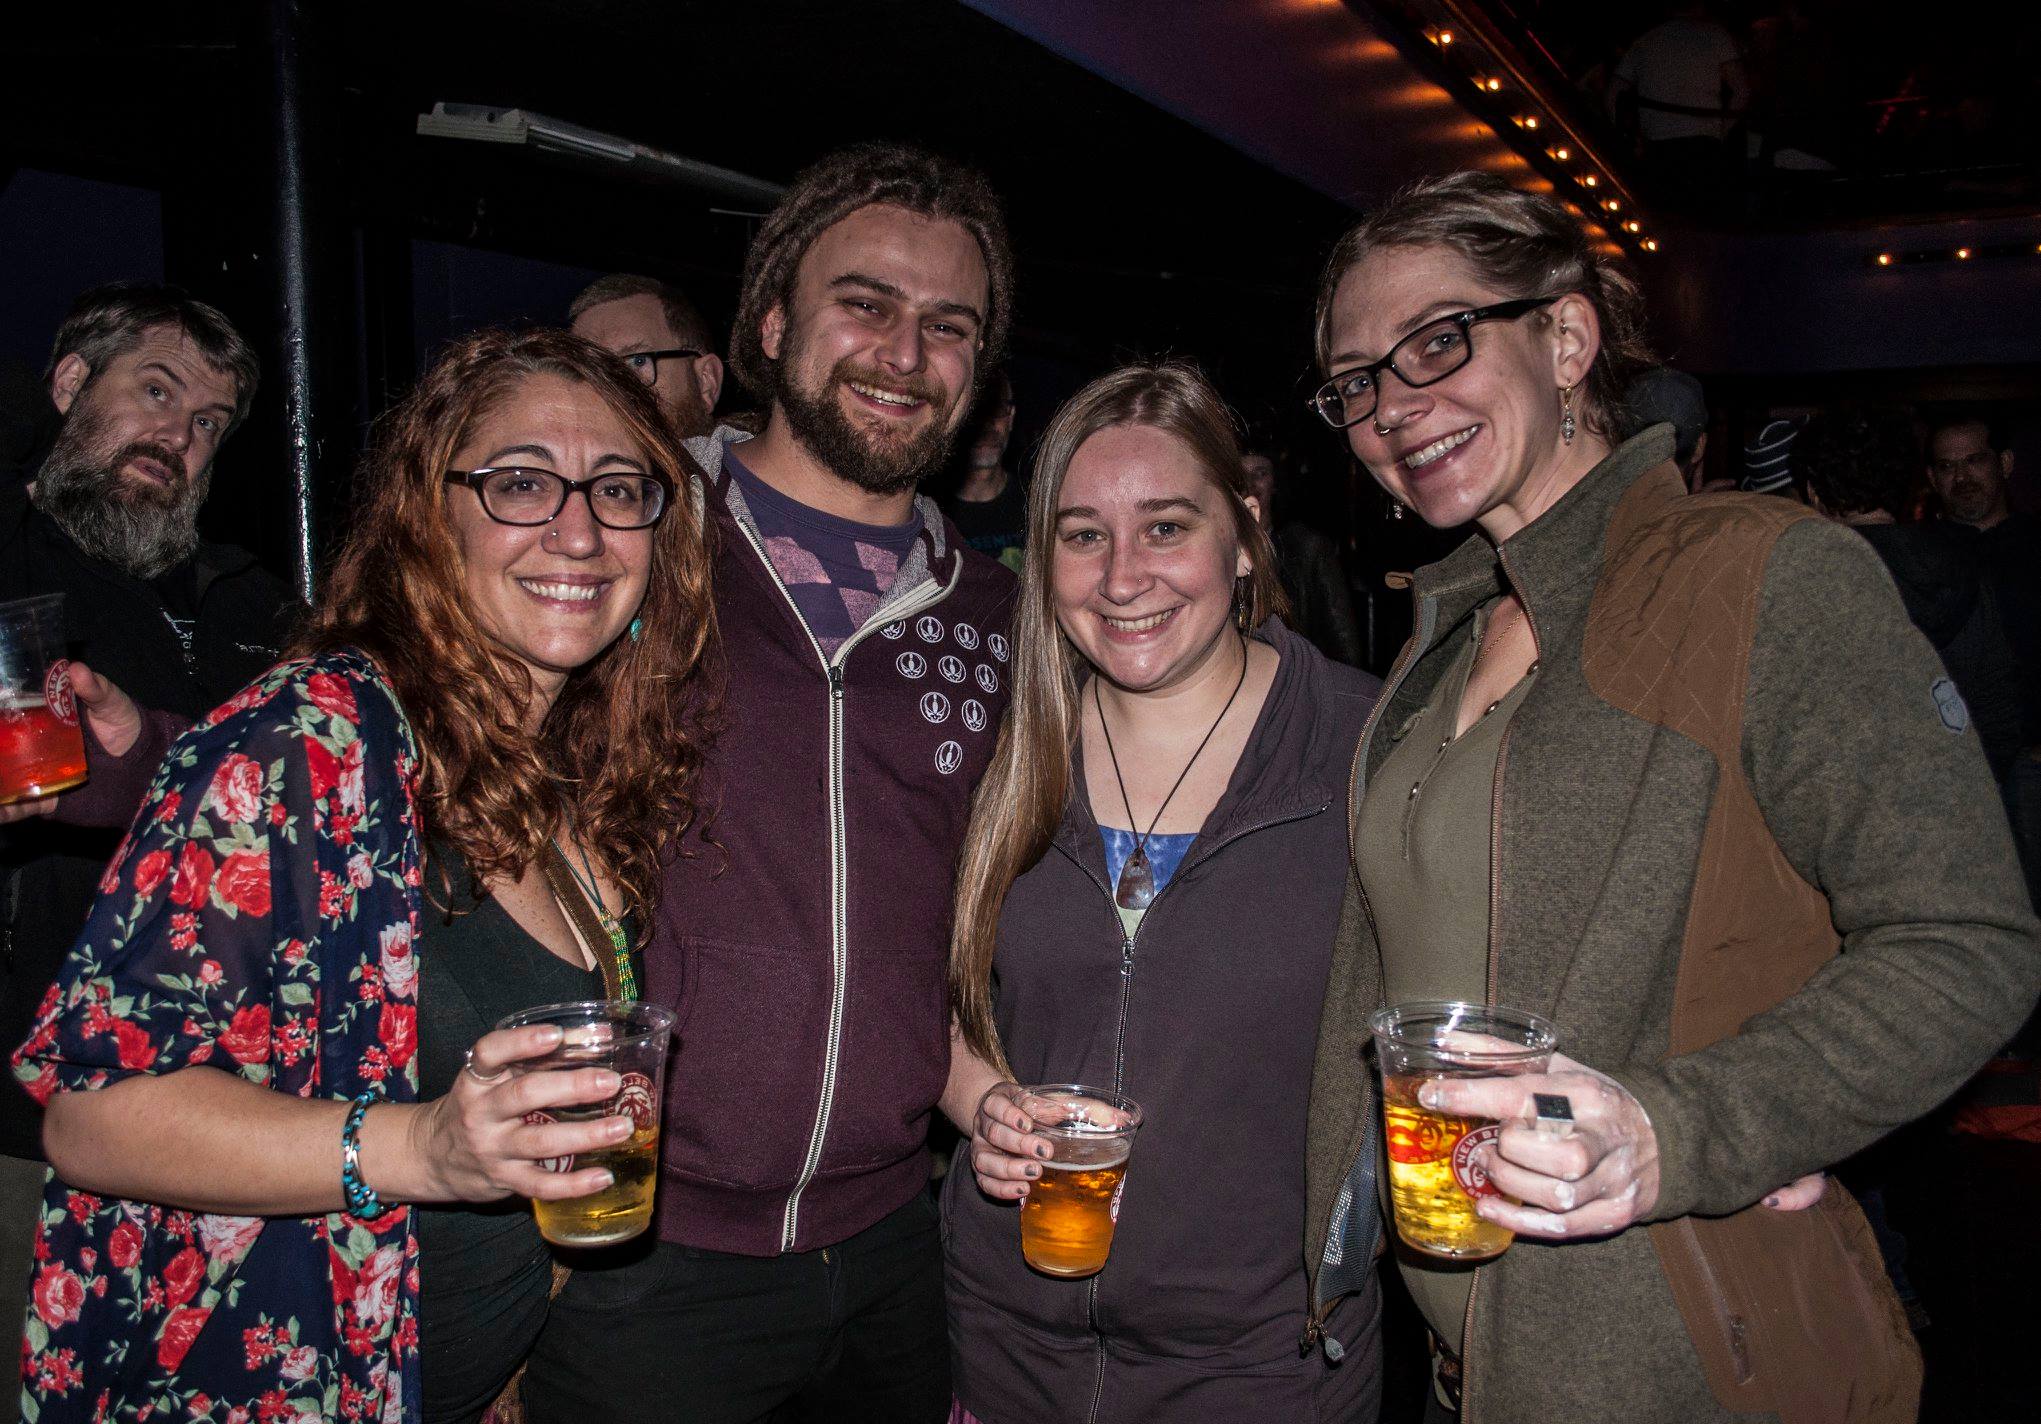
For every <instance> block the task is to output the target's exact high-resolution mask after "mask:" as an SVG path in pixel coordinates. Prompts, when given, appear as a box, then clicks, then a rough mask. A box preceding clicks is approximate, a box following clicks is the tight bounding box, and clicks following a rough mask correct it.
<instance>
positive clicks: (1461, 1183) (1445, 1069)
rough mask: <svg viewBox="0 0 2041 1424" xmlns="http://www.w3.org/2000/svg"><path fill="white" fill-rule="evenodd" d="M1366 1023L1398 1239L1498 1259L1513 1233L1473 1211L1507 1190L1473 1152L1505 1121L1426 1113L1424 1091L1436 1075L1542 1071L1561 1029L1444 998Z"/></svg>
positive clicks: (1450, 1255) (1397, 1008)
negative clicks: (1377, 1067) (1377, 1073)
mask: <svg viewBox="0 0 2041 1424" xmlns="http://www.w3.org/2000/svg"><path fill="white" fill-rule="evenodd" d="M1368 1027H1369V1028H1370V1029H1372V1030H1373V1031H1374V1038H1375V1055H1376V1058H1377V1059H1378V1061H1379V1062H1380V1064H1381V1069H1382V1121H1383V1126H1384V1128H1385V1129H1386V1133H1387V1138H1388V1155H1389V1203H1390V1206H1391V1208H1392V1210H1393V1212H1394V1215H1395V1219H1396V1234H1397V1235H1398V1236H1400V1237H1402V1238H1403V1241H1404V1244H1406V1245H1407V1246H1409V1247H1411V1248H1412V1249H1413V1250H1416V1251H1422V1252H1424V1253H1425V1254H1426V1255H1429V1256H1441V1257H1444V1258H1446V1259H1448V1260H1453V1261H1486V1260H1489V1259H1491V1258H1493V1257H1496V1256H1500V1255H1501V1254H1502V1253H1503V1252H1504V1251H1507V1250H1508V1249H1509V1245H1510V1242H1512V1241H1513V1240H1515V1239H1516V1233H1515V1232H1513V1231H1511V1230H1509V1229H1508V1228H1507V1227H1503V1226H1497V1225H1496V1224H1495V1223H1494V1222H1491V1221H1485V1220H1483V1219H1482V1218H1481V1217H1480V1216H1478V1215H1476V1213H1475V1211H1474V1203H1475V1202H1477V1201H1479V1200H1480V1199H1481V1198H1482V1197H1486V1196H1500V1195H1502V1194H1501V1193H1500V1192H1498V1191H1497V1190H1496V1188H1495V1187H1494V1186H1493V1185H1491V1184H1490V1182H1489V1180H1488V1174H1487V1173H1486V1172H1484V1171H1483V1170H1482V1169H1481V1168H1480V1167H1479V1166H1478V1165H1476V1164H1475V1162H1474V1160H1473V1155H1474V1150H1475V1149H1476V1148H1477V1147H1480V1146H1481V1145H1482V1144H1483V1143H1485V1142H1490V1141H1493V1140H1494V1139H1495V1138H1496V1137H1497V1136H1499V1135H1500V1134H1501V1132H1502V1127H1501V1125H1500V1124H1499V1123H1495V1122H1489V1121H1485V1120H1484V1119H1481V1118H1469V1117H1451V1116H1448V1115H1447V1114H1445V1113H1442V1112H1438V1111H1436V1110H1434V1109H1432V1108H1428V1107H1426V1106H1424V1104H1422V1103H1420V1102H1419V1101H1418V1100H1417V1091H1418V1089H1419V1088H1421V1087H1423V1086H1424V1085H1425V1084H1426V1083H1428V1082H1431V1081H1433V1080H1435V1079H1439V1078H1495V1077H1504V1076H1514V1075H1517V1074H1523V1073H1542V1072H1544V1071H1545V1069H1546V1067H1547V1066H1548V1065H1549V1064H1550V1063H1551V1061H1552V1050H1553V1048H1554V1047H1555V1046H1556V1045H1557V1044H1558V1042H1559V1031H1558V1030H1557V1029H1556V1028H1554V1027H1553V1026H1552V1025H1551V1023H1549V1022H1548V1021H1546V1020H1545V1019H1542V1018H1540V1017H1538V1015H1536V1014H1530V1013H1524V1012H1522V1011H1521V1010H1517V1009H1505V1008H1498V1007H1497V1006H1495V1005H1493V1004H1469V1003H1463V1002H1460V1001H1457V1000H1439V999H1425V1000H1417V1001H1413V1002H1410V1003H1403V1004H1395V1005H1392V1006H1391V1007H1389V1008H1386V1009H1382V1010H1380V1011H1379V1012H1377V1013H1375V1014H1374V1015H1372V1016H1371V1017H1370V1018H1369V1020H1368Z"/></svg>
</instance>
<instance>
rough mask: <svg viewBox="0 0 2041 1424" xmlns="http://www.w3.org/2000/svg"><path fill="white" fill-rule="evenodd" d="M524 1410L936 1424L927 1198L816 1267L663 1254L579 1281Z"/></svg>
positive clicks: (814, 1255)
mask: <svg viewBox="0 0 2041 1424" xmlns="http://www.w3.org/2000/svg"><path fill="white" fill-rule="evenodd" d="M524 1395H525V1402H526V1407H527V1409H528V1411H529V1417H530V1419H531V1421H532V1424H583V1422H584V1421H586V1420H590V1419H659V1420H668V1421H672V1424H758V1421H765V1420H773V1421H775V1424H778V1421H796V1420H798V1421H815V1424H822V1421H829V1424H857V1421H867V1420H868V1421H871V1424H881V1422H882V1421H883V1424H943V1421H945V1420H947V1419H948V1418H949V1411H950V1352H949V1335H948V1329H947V1326H946V1323H945V1319H944V1312H943V1264H942V1245H941V1239H940V1237H939V1235H938V1233H937V1229H936V1209H935V1203H934V1202H933V1201H932V1200H931V1199H930V1198H929V1196H928V1195H927V1194H926V1193H919V1194H917V1195H916V1196H915V1198H914V1200H913V1201H910V1202H909V1203H908V1204H907V1205H906V1206H904V1207H902V1208H900V1210H898V1211H896V1212H894V1213H893V1214H892V1215H891V1216H889V1217H887V1218H886V1219H885V1220H883V1221H881V1222H879V1223H878V1224H877V1225H876V1226H873V1227H870V1228H868V1229H867V1230H865V1231H861V1232H859V1233H858V1234H857V1235H856V1236H853V1237H851V1238H850V1239H849V1240H847V1241H843V1242H840V1243H838V1244H837V1245H835V1246H830V1247H826V1248H824V1249H822V1250H818V1251H800V1252H794V1253H790V1254H788V1255H784V1256H731V1255H726V1254H724V1253H722V1252H718V1251H701V1250H696V1249H694V1248H692V1247H687V1246H676V1245H670V1244H667V1243H663V1242H662V1243H659V1244H658V1245H656V1246H653V1247H651V1248H649V1249H646V1250H643V1251H641V1252H639V1253H637V1255H636V1257H635V1259H632V1260H629V1261H626V1262H622V1263H619V1264H615V1265H607V1266H603V1267H599V1268H595V1269H588V1270H576V1271H575V1272H574V1274H573V1275H572V1276H571V1277H570V1278H569V1279H568V1282H567V1285H566V1288H565V1289H563V1290H562V1291H561V1292H560V1294H559V1296H558V1298H557V1299H555V1300H554V1302H553V1310H552V1314H551V1316H550V1317H549V1318H548V1320H547V1322H546V1328H545V1330H544V1332H543V1333H542V1334H541V1335H540V1336H539V1343H538V1347H537V1349H536V1350H534V1351H533V1353H532V1360H531V1369H530V1371H529V1372H528V1373H527V1374H526V1376H525V1383H524Z"/></svg>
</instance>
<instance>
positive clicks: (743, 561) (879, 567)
mask: <svg viewBox="0 0 2041 1424" xmlns="http://www.w3.org/2000/svg"><path fill="white" fill-rule="evenodd" d="M1012 312H1013V260H1012V256H1011V252H1010V250H1009V248H1008V245H1007V238H1006V229H1005V224H1004V221H1003V219H1002V217H1001V215H1000V212H999V205H998V201H997V199H996V198H995V197H994V196H993V193H992V191H991V189H990V188H989V187H988V186H987V185H986V183H985V181H984V179H983V178H981V177H980V176H979V175H978V174H976V173H974V172H971V171H969V170H967V169H964V168H961V167H958V166H956V165H954V164H952V163H949V162H947V161H944V160H942V159H938V158H934V157H931V156H929V155H927V154H924V153H920V152H917V151H915V150H911V149H905V148H898V147H893V146H886V145H869V146H864V147H859V148H853V149H848V150H845V151H843V152H840V153H837V154H834V155H832V156H830V157H828V158H825V159H823V160H822V161H821V162H819V163H818V164H816V165H815V166H814V167H813V168H811V169H809V170H808V171H807V172H805V173H803V174H802V175H801V176H800V177H799V178H797V179H796V181H795V182H794V184H793V186H792V187H791V188H789V189H788V191H787V194H786V196H785V198H784V199H783V200H782V201H781V203H780V206H779V207H778V208H776V209H775V210H774V211H773V213H772V214H771V215H770V216H769V217H767V218H766V220H765V222H764V224H763V225H762V226H761V227H760V229H759V233H758V237H757V239H756V241H755V242H754V243H753V245H752V248H751V252H750V255H749V257H748V258H747V259H746V262H745V270H744V282H743V290H742V295H741V298H740V301H739V305H738V315H737V322H736V327H735V331H734V334H733V338H732V341H731V348H730V349H731V364H732V366H733V367H734V368H735V369H736V371H737V373H738V375H739V376H741V377H742V378H743V380H744V382H745V384H746V385H747V386H748V387H749V388H750V389H752V390H755V391H759V392H763V393H767V394H769V397H770V401H771V405H770V410H769V413H768V415H767V417H766V422H765V427H764V429H763V430H762V431H761V432H760V433H759V434H758V435H757V436H756V437H755V438H746V437H744V436H743V435H742V433H741V432H737V431H732V430H728V429H724V430H719V431H718V432H717V433H716V435H715V436H713V437H711V438H710V439H707V440H700V441H696V442H694V443H693V445H692V447H691V448H692V449H694V450H695V451H696V452H697V455H698V458H699V459H700V460H701V462H702V464H703V466H704V468H705V469H707V470H708V471H709V491H708V502H709V508H710V511H711V518H712V519H713V521H714V524H715V542H716V559H717V563H716V606H717V617H718V621H719V623H720V625H721V628H722V635H723V644H724V648H725V656H726V659H727V663H728V679H727V681H728V691H727V694H726V698H725V703H724V711H725V718H724V730H723V732H722V734H721V737H720V740H719V741H718V742H717V744H716V747H715V750H714V752H713V754H712V756H711V759H710V763H709V768H708V772H707V777H706V780H705V783H704V801H705V804H707V805H709V806H710V807H712V808H713V815H714V819H713V824H712V825H711V826H709V827H707V828H706V829H705V830H702V831H700V832H699V833H693V832H691V833H690V835H689V837H688V839H687V841H686V842H685V844H686V847H687V848H688V849H689V850H691V851H692V852H693V854H691V855H689V856H687V857H685V858H682V859H679V860H677V861H675V862H674V863H673V864H672V865H671V867H670V868H669V870H668V873H667V878H666V884H665V892H666V893H665V898H664V899H663V900H662V902H661V905H660V909H659V919H658V924H659V929H658V932H657V934H656V935H655V937H654V938H653V940H652V942H651V946H650V949H649V952H648V955H647V965H646V969H647V993H646V997H647V998H648V999H650V1000H652V1001H655V1002H659V1003H665V1004H670V1005H674V1006H676V1007H677V1008H678V1010H679V1011H680V1013H681V1016H682V1018H681V1023H680V1026H679V1040H680V1046H679V1051H678V1056H677V1058H676V1059H675V1061H674V1064H673V1069H672V1072H671V1074H670V1075H669V1080H668V1081H669V1083H670V1084H671V1087H670V1089H669V1092H668V1096H667V1103H666V1126H665V1131H664V1135H663V1138H662V1141H661V1152H662V1160H661V1176H660V1183H659V1204H658V1240H657V1242H656V1244H655V1245H653V1246H652V1247H650V1248H648V1249H647V1250H645V1251H644V1252H642V1253H641V1254H640V1255H639V1256H638V1257H637V1258H635V1259H634V1260H633V1261H631V1262H629V1263H627V1264H624V1265H621V1266H620V1267H619V1268H618V1269H615V1270H609V1271H603V1272H600V1273H592V1272H591V1273H577V1274H576V1275H575V1276H574V1277H573V1278H572V1279H570V1280H569V1281H568V1283H567V1286H566V1288H565V1289H564V1290H563V1291H562V1292H561V1294H560V1297H559V1299H558V1300H557V1301H556V1302H555V1307H554V1312H553V1317H552V1322H551V1325H550V1326H549V1329H548V1332H547V1335H546V1337H545V1338H544V1339H543V1340H541V1342H540V1345H539V1349H538V1353H537V1355H536V1356H535V1357H534V1363H533V1370H532V1377H531V1379H532V1382H533V1383H532V1384H531V1387H529V1388H528V1389H527V1395H528V1398H529V1400H530V1407H531V1410H532V1417H533V1418H534V1419H535V1420H546V1421H551V1420H559V1421H569V1420H573V1421H580V1420H586V1419H593V1418H627V1417H645V1418H654V1417H659V1416H662V1415H664V1414H666V1413H668V1412H670V1411H672V1410H674V1409H676V1408H682V1407H684V1408H685V1409H686V1411H687V1414H688V1417H689V1418H690V1419H691V1420H695V1421H704V1424H708V1422H710V1421H733V1422H734V1421H751V1420H761V1419H764V1418H766V1417H768V1416H771V1415H773V1414H774V1412H775V1411H777V1410H782V1409H786V1410H788V1411H789V1412H790V1413H791V1414H793V1415H794V1416H796V1417H799V1418H803V1419H813V1420H827V1421H830V1424H843V1421H858V1420H872V1421H885V1424H924V1421H940V1420H942V1419H943V1418H944V1416H945V1415H946V1414H947V1413H948V1410H949V1407H950V1370H949V1343H948V1333H947V1327H946V1322H945V1319H944V1312H943V1284H942V1252H941V1247H940V1244H939V1241H938V1238H937V1223H936V1213H935V1207H934V1204H933V1202H932V1200H931V1198H930V1196H929V1191H928V1182H929V1154H928V1148H927V1138H928V1131H929V1125H930V1121H931V1118H932V1115H933V1113H934V1110H935V1106H936V1102H937V1100H938V1099H939V1098H940V1097H941V1095H942V1091H943V1086H944V1081H945V1077H946V1074H947V1071H948V1065H949V1016H948V1013H947V1011H946V1009H945V996H944V991H943V985H944V974H945V963H946V960H947V949H948V936H949V923H950V900H951V884H952V876H953V873H954V865H955V861H956V855H957V848H958V846H959V845H960V844H961V843H962V840H963V834H964V824H965V817H966V815H967V812H968V808H969V802H970V795H971V788H972V787H973V786H974V785H975V784H976V783H977V779H978V776H979V774H980V773H981V772H982V771H983V770H984V767H985V764H986V762H987V760H988V759H989V758H990V756H991V754H992V742H993V738H994V736H995V735H996V734H997V731H998V725H999V718H1000V714H1001V713H1002V712H1003V711H1004V710H1005V706H1006V699H1007V695H1008V693H1007V678H1008V675H1009V662H1008V660H1009V658H1010V656H1011V649H1010V648H1009V647H1008V644H1007V641H1006V623H1007V620H1008V617H1009V616H1010V613H1011V608H1012V603H1013V596H1014V580H1013V575H1012V574H1011V573H1009V572H1008V571H1007V570H1006V569H1004V568H1002V567H1000V565H999V564H997V563H996V562H994V561H993V560H991V559H988V558H986V557H985V556H984V555H982V554H979V553H977V552H975V551H974V550H972V549H970V548H968V547H966V546H964V544H963V541H962V538H961V537H960V535H959V534H958V532H957V530H956V528H955V527H954V526H953V525H951V524H949V523H948V522H947V521H946V520H944V518H943V517H942V513H941V511H940V510H938V509H937V508H936V507H935V504H934V502H933V501H931V500H928V499H926V498H917V497H916V494H915V486H916V484H917V482H918V481H920V480H921V479H922V478H923V477H924V476H926V475H928V474H929V473H931V472H933V471H934V470H936V469H938V468H939V467H940V466H941V464H942V461H943V459H944V457H945V455H946V454H947V452H948V450H949V447H950V445H951V442H952V440H953V439H954V437H955V434H956V432H957V430H958V428H959V427H960V426H961V425H962V424H963V421H964V417H965V414H966V412H967V411H968V410H969V409H970V406H971V402H972V399H973V397H974V395H975V394H976V392H977V390H978V386H979V376H980V372H981V371H982V370H983V369H985V368H987V367H990V366H992V365H994V364H996V363H997V361H998V358H999V354H1000V351H1001V349H1002V346H1003V343H1004V341H1005V337H1006V332H1007V328H1008V324H1009V322H1010V321H1011V318H1012ZM542 1376H543V1377H544V1378H545V1379H546V1380H547V1381H549V1382H548V1383H545V1384H537V1383H536V1382H537V1381H538V1380H539V1379H540V1378H541V1377H542Z"/></svg>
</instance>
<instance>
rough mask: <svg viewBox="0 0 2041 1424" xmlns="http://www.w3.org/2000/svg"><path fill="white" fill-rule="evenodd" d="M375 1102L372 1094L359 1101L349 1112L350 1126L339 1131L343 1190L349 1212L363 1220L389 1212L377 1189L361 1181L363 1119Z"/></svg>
mask: <svg viewBox="0 0 2041 1424" xmlns="http://www.w3.org/2000/svg"><path fill="white" fill-rule="evenodd" d="M375 1101H376V1095H375V1093H374V1092H373V1091H371V1092H366V1093H363V1094H362V1095H361V1096H360V1097H358V1098H356V1099H355V1100H354V1105H353V1106H352V1107H350V1108H349V1109H348V1110H347V1125H346V1126H345V1127H343V1128H341V1129H340V1190H341V1192H342V1193H343V1194H344V1195H345V1196H346V1197H347V1209H348V1210H349V1211H350V1212H352V1213H354V1215H356V1216H360V1217H377V1216H381V1215H382V1214H383V1213H384V1212H385V1211H387V1210H388V1209H389V1208H387V1207H385V1206H384V1205H383V1199H382V1198H381V1197H379V1196H377V1195H376V1189H375V1188H374V1187H372V1186H370V1185H369V1184H368V1183H367V1182H364V1181H363V1180H362V1179H361V1120H362V1118H364V1117H365V1116H367V1115H368V1110H369V1104H371V1103H373V1102H375Z"/></svg>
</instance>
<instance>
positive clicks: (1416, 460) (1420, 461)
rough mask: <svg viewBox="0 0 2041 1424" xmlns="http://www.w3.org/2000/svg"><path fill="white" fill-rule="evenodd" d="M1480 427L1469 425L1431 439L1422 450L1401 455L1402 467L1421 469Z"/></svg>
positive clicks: (1456, 445) (1473, 434)
mask: <svg viewBox="0 0 2041 1424" xmlns="http://www.w3.org/2000/svg"><path fill="white" fill-rule="evenodd" d="M1480 429H1481V427H1480V426H1478V425H1470V426H1468V427H1467V428H1466V429H1465V430H1461V431H1457V432H1455V433H1454V434H1452V435H1448V436H1447V437H1446V438H1445V439H1443V440H1434V441H1432V443H1431V444H1429V445H1427V446H1425V447H1424V448H1423V449H1422V450H1413V451H1412V452H1411V453H1410V454H1408V455H1405V456H1404V457H1403V467H1404V468H1405V469H1407V470H1418V469H1423V468H1424V467H1425V466H1426V465H1429V464H1430V463H1431V462H1432V461H1434V460H1436V459H1438V458H1439V456H1441V455H1443V454H1445V453H1447V452H1448V451H1451V450H1457V449H1459V448H1460V447H1461V446H1462V445H1465V444H1466V443H1467V442H1468V441H1469V440H1472V439H1473V438H1474V436H1475V434H1476V432H1478V431H1479V430H1480Z"/></svg>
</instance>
